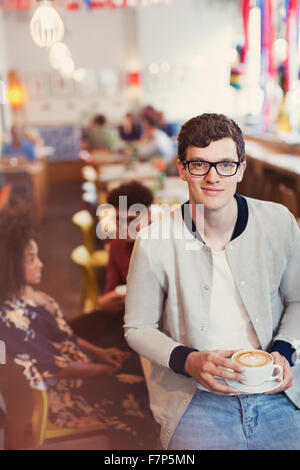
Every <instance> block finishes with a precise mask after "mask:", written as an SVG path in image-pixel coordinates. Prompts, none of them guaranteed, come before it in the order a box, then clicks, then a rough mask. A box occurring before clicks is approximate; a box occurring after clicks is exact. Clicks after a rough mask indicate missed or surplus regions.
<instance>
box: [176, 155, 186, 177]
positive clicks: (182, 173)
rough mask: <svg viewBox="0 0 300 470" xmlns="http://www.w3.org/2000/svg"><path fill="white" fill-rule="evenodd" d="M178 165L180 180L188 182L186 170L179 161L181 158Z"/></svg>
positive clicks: (177, 162) (177, 161)
mask: <svg viewBox="0 0 300 470" xmlns="http://www.w3.org/2000/svg"><path fill="white" fill-rule="evenodd" d="M176 164H177V169H178V173H179V176H180V178H181V179H182V180H183V181H186V171H185V168H184V166H183V164H182V162H181V161H180V160H179V158H178V159H177V160H176Z"/></svg>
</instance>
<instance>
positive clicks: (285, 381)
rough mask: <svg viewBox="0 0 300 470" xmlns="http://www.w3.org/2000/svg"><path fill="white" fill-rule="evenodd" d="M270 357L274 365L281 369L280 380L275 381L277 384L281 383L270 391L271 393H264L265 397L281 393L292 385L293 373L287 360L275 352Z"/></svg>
mask: <svg viewBox="0 0 300 470" xmlns="http://www.w3.org/2000/svg"><path fill="white" fill-rule="evenodd" d="M271 355H272V356H273V360H274V364H279V365H281V367H282V379H277V381H278V382H281V380H282V382H281V383H280V386H279V387H278V388H275V389H274V390H272V392H266V395H273V394H274V393H279V392H283V391H284V390H287V389H288V388H290V387H292V385H293V373H292V371H291V366H290V364H289V362H288V360H287V359H286V358H285V357H284V356H282V354H280V353H279V352H277V351H274V352H272V353H271Z"/></svg>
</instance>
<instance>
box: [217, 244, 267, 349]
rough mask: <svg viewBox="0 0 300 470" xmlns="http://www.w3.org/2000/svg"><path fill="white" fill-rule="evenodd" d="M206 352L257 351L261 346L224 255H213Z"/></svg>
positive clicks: (222, 252) (219, 252)
mask: <svg viewBox="0 0 300 470" xmlns="http://www.w3.org/2000/svg"><path fill="white" fill-rule="evenodd" d="M212 255H213V284H212V295H211V304H210V315H209V319H210V320H209V328H208V341H209V348H208V349H248V348H249V349H257V348H258V347H259V346H260V344H259V341H258V338H257V335H256V333H255V330H254V328H253V325H252V323H251V320H250V318H249V315H248V313H247V311H246V309H245V307H244V305H243V302H242V299H241V296H240V294H239V291H238V289H237V287H236V284H235V282H234V279H233V276H232V272H231V269H230V266H229V263H228V260H227V256H226V252H225V250H223V251H218V252H212Z"/></svg>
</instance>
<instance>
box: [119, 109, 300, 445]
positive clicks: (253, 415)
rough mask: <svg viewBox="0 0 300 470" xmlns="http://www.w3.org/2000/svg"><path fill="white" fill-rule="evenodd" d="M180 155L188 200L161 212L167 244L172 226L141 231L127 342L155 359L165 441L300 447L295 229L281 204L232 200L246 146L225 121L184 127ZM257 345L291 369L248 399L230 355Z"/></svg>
mask: <svg viewBox="0 0 300 470" xmlns="http://www.w3.org/2000/svg"><path fill="white" fill-rule="evenodd" d="M178 156H179V160H178V171H179V174H180V177H181V178H182V179H183V180H184V181H186V182H187V184H188V188H189V201H188V202H189V204H188V203H186V204H184V205H183V206H182V207H181V208H179V209H175V210H174V211H172V212H171V213H170V214H166V215H165V217H164V218H167V217H168V218H169V219H170V223H169V227H171V230H170V232H169V239H167V237H166V236H164V237H162V236H161V233H162V232H161V230H162V226H163V224H164V222H165V220H164V218H162V219H161V220H160V221H158V222H155V223H154V224H151V225H150V226H149V227H148V228H145V229H143V230H142V231H141V232H140V234H139V236H138V238H137V240H136V242H135V247H134V250H133V254H132V258H131V263H130V268H129V274H128V284H127V299H126V315H125V329H126V330H125V331H126V333H125V334H126V339H127V341H128V343H129V345H130V346H131V347H132V348H133V349H135V350H136V351H137V352H138V353H140V354H141V355H143V356H145V357H147V358H148V359H150V361H151V379H150V386H149V387H150V390H149V392H150V405H151V409H152V411H153V414H154V417H155V419H156V421H157V422H158V423H160V425H161V441H162V445H163V447H164V448H169V449H300V413H299V410H298V408H299V406H300V388H299V385H300V367H299V366H295V367H293V368H292V366H293V365H294V362H295V360H296V358H295V356H296V354H295V348H294V346H295V345H296V343H297V340H299V339H300V289H299V277H300V231H299V228H298V225H297V223H296V221H295V219H294V217H293V216H292V215H291V214H290V213H289V211H288V210H287V209H286V208H285V207H283V206H281V205H278V204H275V203H271V202H265V201H259V200H255V199H251V198H245V197H242V196H240V195H238V194H236V187H237V183H238V182H240V181H241V180H242V178H243V175H244V172H245V169H246V162H245V148H244V139H243V135H242V132H241V130H240V128H239V127H238V126H237V124H236V123H235V122H234V121H232V120H231V119H229V118H227V117H226V116H224V115H218V114H203V115H201V116H197V117H195V118H193V119H191V120H190V121H188V122H187V123H186V124H184V125H183V126H182V128H181V131H180V134H179V136H178ZM199 207H200V208H201V207H202V209H203V212H202V214H203V218H202V219H201V217H200V218H199V217H198V214H199V213H200V214H201V210H199ZM165 226H168V224H165ZM180 230H181V232H180ZM178 233H181V234H182V236H180V237H179V236H178ZM249 348H251V349H262V350H264V351H269V352H271V354H272V356H273V359H274V363H277V364H281V365H282V367H283V379H282V382H281V383H280V384H278V387H276V389H274V390H272V391H271V392H269V393H264V390H260V393H255V394H241V391H240V388H239V381H240V380H242V379H243V369H242V367H241V366H240V365H238V364H237V363H234V362H233V361H231V360H230V358H231V356H232V354H233V353H234V351H236V350H239V349H249ZM292 370H293V373H292ZM293 375H294V385H293ZM228 382H229V383H228Z"/></svg>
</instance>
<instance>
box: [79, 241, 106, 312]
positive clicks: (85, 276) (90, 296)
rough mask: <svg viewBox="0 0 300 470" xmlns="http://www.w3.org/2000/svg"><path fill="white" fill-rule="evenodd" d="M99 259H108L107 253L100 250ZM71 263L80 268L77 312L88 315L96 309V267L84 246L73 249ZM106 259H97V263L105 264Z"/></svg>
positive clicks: (97, 293) (97, 294)
mask: <svg viewBox="0 0 300 470" xmlns="http://www.w3.org/2000/svg"><path fill="white" fill-rule="evenodd" d="M101 252H103V254H102V253H100V254H99V258H104V257H105V256H106V258H107V259H108V255H109V254H108V252H107V251H106V250H101ZM71 259H72V261H73V262H74V263H75V264H76V265H77V266H79V267H80V269H81V271H82V285H81V291H80V301H79V311H80V313H81V312H83V313H90V312H92V311H93V310H96V309H97V298H98V296H99V289H98V283H97V280H96V277H95V273H94V267H95V265H96V266H98V264H97V263H96V261H95V260H94V262H93V258H92V256H91V254H90V253H89V251H88V250H87V248H86V247H85V246H84V245H80V246H78V247H77V248H75V249H74V250H73V251H72V253H71ZM107 259H99V260H98V263H99V264H100V263H102V264H104V262H106V263H107Z"/></svg>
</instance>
